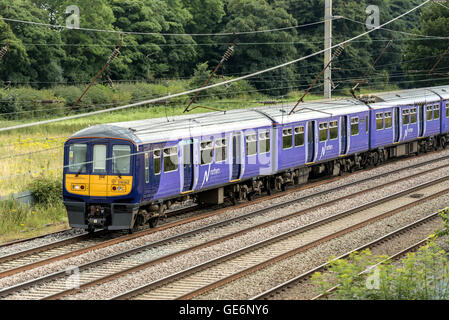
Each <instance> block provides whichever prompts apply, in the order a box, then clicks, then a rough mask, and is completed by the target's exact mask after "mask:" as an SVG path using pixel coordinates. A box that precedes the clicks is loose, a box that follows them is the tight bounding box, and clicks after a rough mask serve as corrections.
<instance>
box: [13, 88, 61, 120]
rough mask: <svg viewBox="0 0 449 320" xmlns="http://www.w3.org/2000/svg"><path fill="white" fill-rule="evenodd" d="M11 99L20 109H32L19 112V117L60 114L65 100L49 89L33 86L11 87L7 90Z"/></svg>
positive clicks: (27, 117)
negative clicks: (34, 87) (37, 88)
mask: <svg viewBox="0 0 449 320" xmlns="http://www.w3.org/2000/svg"><path fill="white" fill-rule="evenodd" d="M8 95H9V96H10V97H11V99H15V101H16V103H17V104H18V105H20V106H21V111H32V112H26V113H23V114H21V117H23V118H26V119H29V118H31V117H33V116H34V117H43V116H45V115H52V116H53V115H62V114H63V113H64V105H65V101H63V100H62V99H60V98H57V97H56V96H55V95H54V93H53V92H52V91H50V90H36V89H33V88H27V87H22V88H13V89H10V90H8Z"/></svg>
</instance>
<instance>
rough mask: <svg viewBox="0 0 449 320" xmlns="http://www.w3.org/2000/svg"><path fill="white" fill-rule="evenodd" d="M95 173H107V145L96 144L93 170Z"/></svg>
mask: <svg viewBox="0 0 449 320" xmlns="http://www.w3.org/2000/svg"><path fill="white" fill-rule="evenodd" d="M92 171H93V172H94V173H106V145H104V144H96V145H94V154H93V170H92Z"/></svg>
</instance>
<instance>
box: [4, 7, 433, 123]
mask: <svg viewBox="0 0 449 320" xmlns="http://www.w3.org/2000/svg"><path fill="white" fill-rule="evenodd" d="M430 1H431V0H426V1H424V2H423V3H421V4H419V5H418V6H416V7H414V8H412V9H410V10H408V11H407V12H405V13H403V14H401V15H399V16H397V17H395V18H393V19H391V20H389V21H387V22H385V23H383V24H382V25H380V26H377V27H375V28H373V29H371V30H368V31H366V32H363V33H361V34H359V35H357V36H355V37H353V38H350V39H348V40H345V41H343V42H341V43H338V44H335V45H333V46H331V47H330V48H329V50H331V49H334V48H336V47H338V46H341V45H345V44H347V43H350V42H352V41H354V40H356V39H359V38H361V37H363V36H365V35H367V34H370V33H372V32H374V31H377V30H379V29H380V28H383V27H384V26H386V25H389V24H391V23H393V22H394V21H396V20H399V19H400V18H402V17H404V16H406V15H408V14H410V13H411V12H413V11H415V10H417V9H419V8H421V7H422V6H424V5H426V4H427V3H429V2H430ZM325 51H326V50H320V51H317V52H314V53H312V54H309V55H307V56H304V57H301V58H298V59H295V60H291V61H288V62H286V63H283V64H280V65H276V66H274V67H271V68H268V69H264V70H261V71H257V72H254V73H251V74H248V75H246V76H242V77H238V78H235V79H231V80H227V81H223V82H220V83H216V84H212V85H209V86H206V87H204V88H198V89H194V90H189V91H185V92H181V93H177V94H173V95H170V96H165V97H161V98H156V99H151V100H147V101H141V102H138V103H133V104H129V105H125V106H120V107H115V108H111V109H106V110H99V111H94V112H90V113H87V114H81V115H73V116H68V117H64V118H58V119H52V120H46V121H40V122H35V123H29V124H23V125H17V126H11V127H6V128H1V129H0V132H4V131H10V130H15V129H21V128H27V127H32V126H38V125H43V124H48V123H54V122H59V121H64V120H71V119H78V118H82V117H86V116H91V115H94V114H101V113H106V112H111V111H117V110H123V109H127V108H132V107H136V106H140V105H143V104H148V103H152V102H157V101H161V100H167V99H170V98H175V97H179V96H183V95H187V94H191V93H196V92H198V91H203V90H207V89H211V88H215V87H219V86H223V85H226V84H229V83H233V82H236V81H240V80H244V79H248V78H251V77H254V76H257V75H260V74H264V73H267V72H271V71H274V70H277V69H280V68H283V67H286V66H289V65H292V64H294V63H297V62H300V61H303V60H306V59H309V58H311V57H314V56H317V55H319V54H322V53H324V52H325Z"/></svg>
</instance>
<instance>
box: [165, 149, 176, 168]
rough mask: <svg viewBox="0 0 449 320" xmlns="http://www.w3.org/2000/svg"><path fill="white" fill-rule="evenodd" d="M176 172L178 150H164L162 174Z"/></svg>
mask: <svg viewBox="0 0 449 320" xmlns="http://www.w3.org/2000/svg"><path fill="white" fill-rule="evenodd" d="M176 170H178V148H177V147H172V148H165V149H164V172H165V173H167V172H171V171H176Z"/></svg>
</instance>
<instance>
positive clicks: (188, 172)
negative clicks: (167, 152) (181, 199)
mask: <svg viewBox="0 0 449 320" xmlns="http://www.w3.org/2000/svg"><path fill="white" fill-rule="evenodd" d="M182 147H183V148H182V149H183V150H182V151H183V152H182V154H183V164H184V186H183V189H182V191H183V192H186V191H190V190H192V188H193V178H194V171H193V170H194V165H193V140H192V139H189V140H185V141H184V142H183V145H182Z"/></svg>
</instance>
